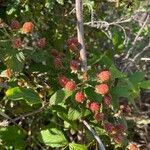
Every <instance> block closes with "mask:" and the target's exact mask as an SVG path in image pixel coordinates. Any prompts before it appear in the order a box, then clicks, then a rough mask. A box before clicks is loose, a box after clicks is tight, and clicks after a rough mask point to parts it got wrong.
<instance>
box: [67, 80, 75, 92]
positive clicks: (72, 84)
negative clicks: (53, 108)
mask: <svg viewBox="0 0 150 150" xmlns="http://www.w3.org/2000/svg"><path fill="white" fill-rule="evenodd" d="M75 88H76V83H75V82H74V81H68V82H67V83H66V85H65V89H66V90H68V91H73V90H74V89H75Z"/></svg>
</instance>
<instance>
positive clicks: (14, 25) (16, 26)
mask: <svg viewBox="0 0 150 150" xmlns="http://www.w3.org/2000/svg"><path fill="white" fill-rule="evenodd" d="M10 27H11V29H20V23H19V22H18V21H17V20H12V21H11V24H10Z"/></svg>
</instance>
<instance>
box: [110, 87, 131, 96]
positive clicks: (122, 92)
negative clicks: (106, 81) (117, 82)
mask: <svg viewBox="0 0 150 150" xmlns="http://www.w3.org/2000/svg"><path fill="white" fill-rule="evenodd" d="M112 93H113V94H114V95H115V96H117V97H127V98H128V97H129V96H130V93H131V91H130V90H129V89H128V88H127V87H120V86H119V87H115V88H113V89H112Z"/></svg>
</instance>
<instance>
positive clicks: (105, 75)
mask: <svg viewBox="0 0 150 150" xmlns="http://www.w3.org/2000/svg"><path fill="white" fill-rule="evenodd" d="M110 77H111V73H110V72H109V71H102V72H100V73H99V74H98V78H99V80H100V81H101V82H104V81H108V80H109V79H110Z"/></svg>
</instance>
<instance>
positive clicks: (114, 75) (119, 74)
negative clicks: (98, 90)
mask: <svg viewBox="0 0 150 150" xmlns="http://www.w3.org/2000/svg"><path fill="white" fill-rule="evenodd" d="M109 70H110V72H111V74H112V78H114V79H115V78H124V77H126V75H125V74H123V73H122V72H121V71H119V70H118V69H117V68H116V67H115V66H114V65H111V67H110V68H109Z"/></svg>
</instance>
